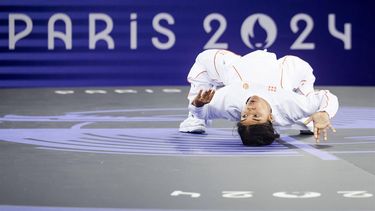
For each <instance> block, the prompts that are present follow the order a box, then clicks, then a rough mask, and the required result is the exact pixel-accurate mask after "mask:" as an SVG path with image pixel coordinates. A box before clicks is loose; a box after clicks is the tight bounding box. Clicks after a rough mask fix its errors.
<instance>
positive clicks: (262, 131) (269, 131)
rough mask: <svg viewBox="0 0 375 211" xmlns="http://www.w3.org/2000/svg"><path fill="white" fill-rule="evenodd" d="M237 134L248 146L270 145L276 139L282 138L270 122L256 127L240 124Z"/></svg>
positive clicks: (238, 124)
mask: <svg viewBox="0 0 375 211" xmlns="http://www.w3.org/2000/svg"><path fill="white" fill-rule="evenodd" d="M237 132H238V134H239V135H240V137H241V140H242V143H243V144H244V145H246V146H265V145H270V144H272V143H273V141H274V140H275V139H277V138H280V135H279V134H278V133H277V132H276V131H275V129H274V128H273V125H272V123H271V122H270V121H268V122H266V123H262V124H256V125H243V124H242V123H241V122H238V123H237Z"/></svg>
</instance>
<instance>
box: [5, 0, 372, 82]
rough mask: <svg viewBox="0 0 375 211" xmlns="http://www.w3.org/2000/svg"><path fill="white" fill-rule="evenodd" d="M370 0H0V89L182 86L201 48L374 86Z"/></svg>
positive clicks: (319, 77)
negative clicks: (262, 52) (293, 64)
mask: <svg viewBox="0 0 375 211" xmlns="http://www.w3.org/2000/svg"><path fill="white" fill-rule="evenodd" d="M374 5H375V3H373V1H371V0H368V1H365V0H350V1H349V0H348V1H345V0H314V1H308V0H277V1H276V0H275V1H271V0H231V1H228V0H148V1H147V0H79V1H77V0H54V1H45V0H2V1H0V86H1V87H44V86H127V85H187V82H186V75H187V73H188V71H189V68H190V66H191V65H192V63H193V62H194V58H195V56H196V55H197V54H198V53H199V52H201V51H203V50H204V49H208V48H222V49H229V50H231V51H234V52H236V53H238V54H242V55H243V54H246V53H248V52H251V51H254V50H256V49H264V48H267V49H268V50H269V51H272V52H275V53H276V54H277V55H278V56H279V57H281V56H284V55H287V54H289V55H290V54H291V55H297V56H299V57H301V58H303V59H304V60H306V61H307V62H309V63H310V64H311V65H312V67H313V68H314V71H315V75H316V76H317V84H318V85H375V73H374V66H375V58H374V53H373V52H374V47H375V45H374V39H375V28H374V26H375V24H374V20H375V18H374V14H375V7H374Z"/></svg>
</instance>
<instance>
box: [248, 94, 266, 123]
mask: <svg viewBox="0 0 375 211" xmlns="http://www.w3.org/2000/svg"><path fill="white" fill-rule="evenodd" d="M267 121H271V122H272V110H271V106H270V105H269V104H268V102H267V101H265V100H264V99H263V98H261V97H258V96H256V95H254V96H252V97H250V98H249V100H248V101H247V103H246V106H245V108H244V109H243V111H242V112H241V123H242V124H243V125H256V124H262V123H266V122H267Z"/></svg>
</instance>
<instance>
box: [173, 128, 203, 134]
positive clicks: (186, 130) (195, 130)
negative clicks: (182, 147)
mask: <svg viewBox="0 0 375 211" xmlns="http://www.w3.org/2000/svg"><path fill="white" fill-rule="evenodd" d="M179 131H180V132H181V133H197V134H202V133H205V132H206V128H205V127H196V126H195V127H185V128H183V129H182V128H180V129H179Z"/></svg>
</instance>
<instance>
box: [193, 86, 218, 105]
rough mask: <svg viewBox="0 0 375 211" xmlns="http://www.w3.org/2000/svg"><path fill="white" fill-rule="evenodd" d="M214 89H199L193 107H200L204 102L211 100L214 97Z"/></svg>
mask: <svg viewBox="0 0 375 211" xmlns="http://www.w3.org/2000/svg"><path fill="white" fill-rule="evenodd" d="M214 94H215V90H213V89H209V90H207V91H203V90H200V91H199V93H198V95H197V96H196V97H195V98H194V100H193V102H192V103H191V104H193V106H195V107H202V106H204V105H205V104H208V103H210V102H211V100H212V98H213V97H214Z"/></svg>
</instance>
